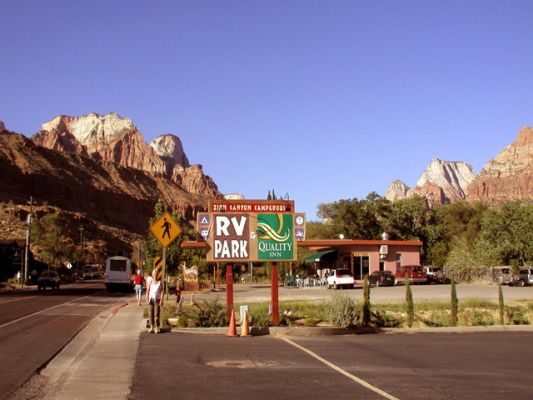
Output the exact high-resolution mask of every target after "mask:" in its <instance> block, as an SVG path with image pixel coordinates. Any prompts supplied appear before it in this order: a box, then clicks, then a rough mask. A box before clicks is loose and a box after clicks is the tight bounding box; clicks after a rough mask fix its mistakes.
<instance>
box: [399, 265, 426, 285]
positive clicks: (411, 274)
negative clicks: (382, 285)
mask: <svg viewBox="0 0 533 400" xmlns="http://www.w3.org/2000/svg"><path fill="white" fill-rule="evenodd" d="M394 278H395V279H396V284H398V283H405V280H406V279H409V283H427V281H428V277H427V275H426V273H425V272H424V270H423V269H422V267H421V266H420V265H402V266H401V267H400V268H399V269H398V271H397V272H396V275H395V276H394Z"/></svg>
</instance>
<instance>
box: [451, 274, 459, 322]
mask: <svg viewBox="0 0 533 400" xmlns="http://www.w3.org/2000/svg"><path fill="white" fill-rule="evenodd" d="M451 283H452V284H451V292H452V293H451V313H450V326H457V314H458V312H459V300H458V299H457V289H456V288H455V279H453V278H452V282H451Z"/></svg>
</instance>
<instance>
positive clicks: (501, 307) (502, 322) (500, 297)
mask: <svg viewBox="0 0 533 400" xmlns="http://www.w3.org/2000/svg"><path fill="white" fill-rule="evenodd" d="M498 306H499V315H500V325H505V319H504V318H503V312H504V308H505V304H504V303H503V290H502V284H501V283H500V284H498Z"/></svg>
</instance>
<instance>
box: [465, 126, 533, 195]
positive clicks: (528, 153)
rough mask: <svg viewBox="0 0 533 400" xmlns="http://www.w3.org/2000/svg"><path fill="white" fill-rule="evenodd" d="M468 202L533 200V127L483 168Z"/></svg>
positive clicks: (473, 183) (471, 185) (520, 134)
mask: <svg viewBox="0 0 533 400" xmlns="http://www.w3.org/2000/svg"><path fill="white" fill-rule="evenodd" d="M467 199H468V200H469V201H476V200H481V201H485V202H488V203H492V204H497V203H502V202H505V201H510V200H533V128H529V127H524V128H522V129H521V130H520V132H519V133H518V139H517V140H516V141H514V142H513V143H512V144H510V145H509V146H507V147H506V148H505V149H503V150H502V151H501V152H500V153H499V154H498V155H497V156H496V157H495V158H494V159H493V160H490V161H489V162H488V163H487V164H486V165H485V167H483V169H482V170H481V172H480V173H479V176H478V177H477V178H476V179H475V180H474V181H473V182H472V183H471V184H470V186H469V187H468V197H467Z"/></svg>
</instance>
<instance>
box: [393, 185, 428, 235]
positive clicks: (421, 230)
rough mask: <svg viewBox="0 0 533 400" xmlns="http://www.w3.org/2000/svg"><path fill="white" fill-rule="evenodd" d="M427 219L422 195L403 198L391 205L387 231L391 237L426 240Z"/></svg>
mask: <svg viewBox="0 0 533 400" xmlns="http://www.w3.org/2000/svg"><path fill="white" fill-rule="evenodd" d="M426 221H427V213H426V205H425V202H424V200H423V199H422V198H421V197H419V196H414V197H410V198H406V199H401V200H398V201H395V202H394V203H392V204H391V206H390V213H389V215H388V220H387V232H388V233H389V234H390V235H391V236H390V237H391V239H397V240H424V239H425V226H426Z"/></svg>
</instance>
